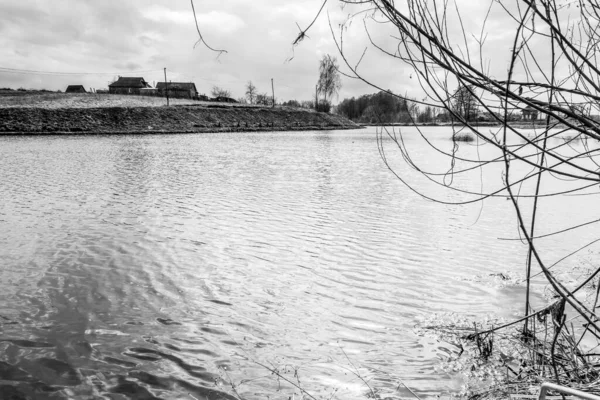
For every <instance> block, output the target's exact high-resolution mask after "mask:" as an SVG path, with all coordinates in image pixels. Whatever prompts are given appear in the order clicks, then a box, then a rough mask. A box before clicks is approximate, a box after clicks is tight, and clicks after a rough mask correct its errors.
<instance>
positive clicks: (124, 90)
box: [108, 76, 151, 94]
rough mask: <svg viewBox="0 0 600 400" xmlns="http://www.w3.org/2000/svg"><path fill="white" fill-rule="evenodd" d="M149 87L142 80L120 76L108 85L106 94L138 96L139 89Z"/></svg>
mask: <svg viewBox="0 0 600 400" xmlns="http://www.w3.org/2000/svg"><path fill="white" fill-rule="evenodd" d="M150 87H151V86H150V84H148V82H146V81H145V80H144V78H141V77H140V78H138V77H136V78H131V77H124V76H120V77H119V79H117V80H116V81H115V82H113V83H111V84H110V85H108V92H109V93H111V94H140V89H145V88H150Z"/></svg>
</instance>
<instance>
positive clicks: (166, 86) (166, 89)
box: [165, 68, 169, 106]
mask: <svg viewBox="0 0 600 400" xmlns="http://www.w3.org/2000/svg"><path fill="white" fill-rule="evenodd" d="M165 95H166V96H167V106H168V105H169V84H168V83H167V69H166V68H165Z"/></svg>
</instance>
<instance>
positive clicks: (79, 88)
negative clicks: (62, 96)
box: [65, 85, 87, 93]
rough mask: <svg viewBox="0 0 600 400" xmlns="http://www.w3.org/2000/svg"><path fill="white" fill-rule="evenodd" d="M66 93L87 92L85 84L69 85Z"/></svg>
mask: <svg viewBox="0 0 600 400" xmlns="http://www.w3.org/2000/svg"><path fill="white" fill-rule="evenodd" d="M65 93H87V92H86V91H85V88H84V87H83V85H69V86H67V89H66V90H65Z"/></svg>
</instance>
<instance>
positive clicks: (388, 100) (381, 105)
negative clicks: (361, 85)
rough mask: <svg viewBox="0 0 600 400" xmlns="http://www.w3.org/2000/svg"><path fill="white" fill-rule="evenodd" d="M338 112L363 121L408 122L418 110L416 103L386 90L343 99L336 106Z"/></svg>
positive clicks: (357, 120) (356, 120)
mask: <svg viewBox="0 0 600 400" xmlns="http://www.w3.org/2000/svg"><path fill="white" fill-rule="evenodd" d="M337 112H338V114H341V115H343V116H345V117H346V118H348V119H351V120H352V121H355V122H363V123H410V122H411V121H412V120H414V118H415V117H416V113H417V112H418V107H417V104H416V103H414V102H412V101H410V100H406V99H401V98H399V97H396V96H394V95H392V94H389V93H387V92H379V93H374V94H365V95H362V96H360V97H358V98H354V97H352V98H351V99H344V100H343V101H342V102H341V103H340V104H338V106H337Z"/></svg>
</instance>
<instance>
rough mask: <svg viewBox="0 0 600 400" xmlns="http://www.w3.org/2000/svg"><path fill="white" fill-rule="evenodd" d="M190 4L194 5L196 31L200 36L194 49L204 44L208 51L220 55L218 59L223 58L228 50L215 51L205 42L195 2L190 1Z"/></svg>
mask: <svg viewBox="0 0 600 400" xmlns="http://www.w3.org/2000/svg"><path fill="white" fill-rule="evenodd" d="M190 3H191V4H192V13H193V14H194V21H195V22H196V30H197V31H198V36H199V39H198V40H197V41H196V43H195V44H194V49H195V48H196V46H197V45H198V44H199V43H202V44H204V46H206V48H207V49H209V50H211V51H214V52H216V53H218V55H217V58H219V57H220V56H221V54H223V53H227V50H218V49H214V48H212V47H211V46H210V45H209V44H208V43H206V41H205V40H204V37H203V36H202V33H201V32H200V26H198V18H197V17H196V9H195V8H194V0H190Z"/></svg>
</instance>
